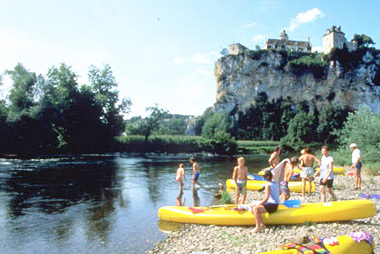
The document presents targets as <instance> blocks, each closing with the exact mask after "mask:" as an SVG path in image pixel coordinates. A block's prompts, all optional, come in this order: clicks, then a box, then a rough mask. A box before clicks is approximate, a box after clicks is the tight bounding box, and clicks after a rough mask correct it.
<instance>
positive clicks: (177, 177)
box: [175, 163, 185, 191]
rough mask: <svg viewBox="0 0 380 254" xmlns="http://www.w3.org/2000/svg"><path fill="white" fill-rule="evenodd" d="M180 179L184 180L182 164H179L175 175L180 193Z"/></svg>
mask: <svg viewBox="0 0 380 254" xmlns="http://www.w3.org/2000/svg"><path fill="white" fill-rule="evenodd" d="M182 177H183V178H185V168H184V166H183V164H182V163H181V164H179V167H178V169H177V172H176V174H175V180H176V181H177V182H178V184H179V191H182V187H183V180H182Z"/></svg>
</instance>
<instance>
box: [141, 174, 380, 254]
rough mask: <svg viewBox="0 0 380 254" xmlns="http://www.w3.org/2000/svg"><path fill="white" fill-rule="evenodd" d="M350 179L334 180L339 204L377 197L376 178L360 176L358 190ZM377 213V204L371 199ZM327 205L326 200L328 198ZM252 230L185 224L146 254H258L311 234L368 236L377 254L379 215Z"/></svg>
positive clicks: (254, 196)
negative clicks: (374, 245) (258, 230)
mask: <svg viewBox="0 0 380 254" xmlns="http://www.w3.org/2000/svg"><path fill="white" fill-rule="evenodd" d="M353 181H354V179H353V177H352V176H335V181H334V192H335V194H336V196H337V198H338V199H339V200H349V199H363V198H361V197H359V194H361V193H370V194H380V176H363V184H362V190H361V191H358V190H354V189H353ZM317 185H318V184H317ZM300 197H301V194H299V193H292V196H291V198H290V199H300ZM262 198H263V194H262V193H261V192H252V191H249V192H248V194H247V202H248V203H249V202H252V201H254V200H260V199H262ZM371 200H372V201H373V202H374V203H375V204H376V208H377V211H380V200H376V199H371ZM328 201H331V200H330V196H328ZM307 202H320V195H319V192H314V193H313V194H312V196H311V197H310V199H309V200H308V201H307ZM251 229H252V227H245V226H241V227H228V226H214V225H193V224H186V225H184V226H183V227H182V228H181V229H180V230H179V231H177V232H171V233H169V234H168V236H167V238H166V239H165V240H164V241H161V242H159V243H158V244H156V246H155V248H153V249H152V250H150V251H148V252H147V253H149V254H158V253H193V254H195V253H197V254H200V253H202V254H206V253H210V254H211V253H247V254H248V253H259V252H264V251H270V250H275V249H279V247H280V245H281V244H284V243H288V242H291V241H292V240H294V238H295V237H297V236H301V235H305V234H307V235H310V234H315V235H317V236H318V237H320V238H322V237H329V236H340V235H345V234H347V233H349V232H353V231H365V232H369V233H370V234H371V235H372V236H373V237H374V241H375V244H376V247H375V250H374V253H380V214H379V213H377V214H376V215H375V216H374V217H372V218H366V219H360V220H353V221H346V222H335V223H334V222H333V223H304V224H300V225H287V226H284V225H281V226H270V225H269V226H267V228H266V229H265V232H261V233H258V234H250V233H249V231H250V230H251Z"/></svg>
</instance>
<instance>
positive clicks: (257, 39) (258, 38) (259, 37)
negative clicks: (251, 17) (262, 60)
mask: <svg viewBox="0 0 380 254" xmlns="http://www.w3.org/2000/svg"><path fill="white" fill-rule="evenodd" d="M266 38H268V36H267V35H263V34H258V35H255V36H253V38H252V41H254V42H262V41H265V39H266Z"/></svg>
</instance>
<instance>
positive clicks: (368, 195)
mask: <svg viewBox="0 0 380 254" xmlns="http://www.w3.org/2000/svg"><path fill="white" fill-rule="evenodd" d="M359 196H360V197H362V198H375V199H380V195H379V194H360V195H359Z"/></svg>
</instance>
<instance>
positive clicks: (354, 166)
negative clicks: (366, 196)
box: [350, 143, 362, 190]
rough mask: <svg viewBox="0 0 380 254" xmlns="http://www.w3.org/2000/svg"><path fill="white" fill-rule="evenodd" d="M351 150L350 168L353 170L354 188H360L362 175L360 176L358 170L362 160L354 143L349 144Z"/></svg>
mask: <svg viewBox="0 0 380 254" xmlns="http://www.w3.org/2000/svg"><path fill="white" fill-rule="evenodd" d="M350 148H351V151H352V165H351V168H352V169H354V170H355V174H354V176H355V184H354V189H355V190H360V188H361V185H362V177H361V176H360V171H361V169H362V161H361V158H360V150H359V148H358V146H357V145H356V144H355V143H352V144H351V145H350Z"/></svg>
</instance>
